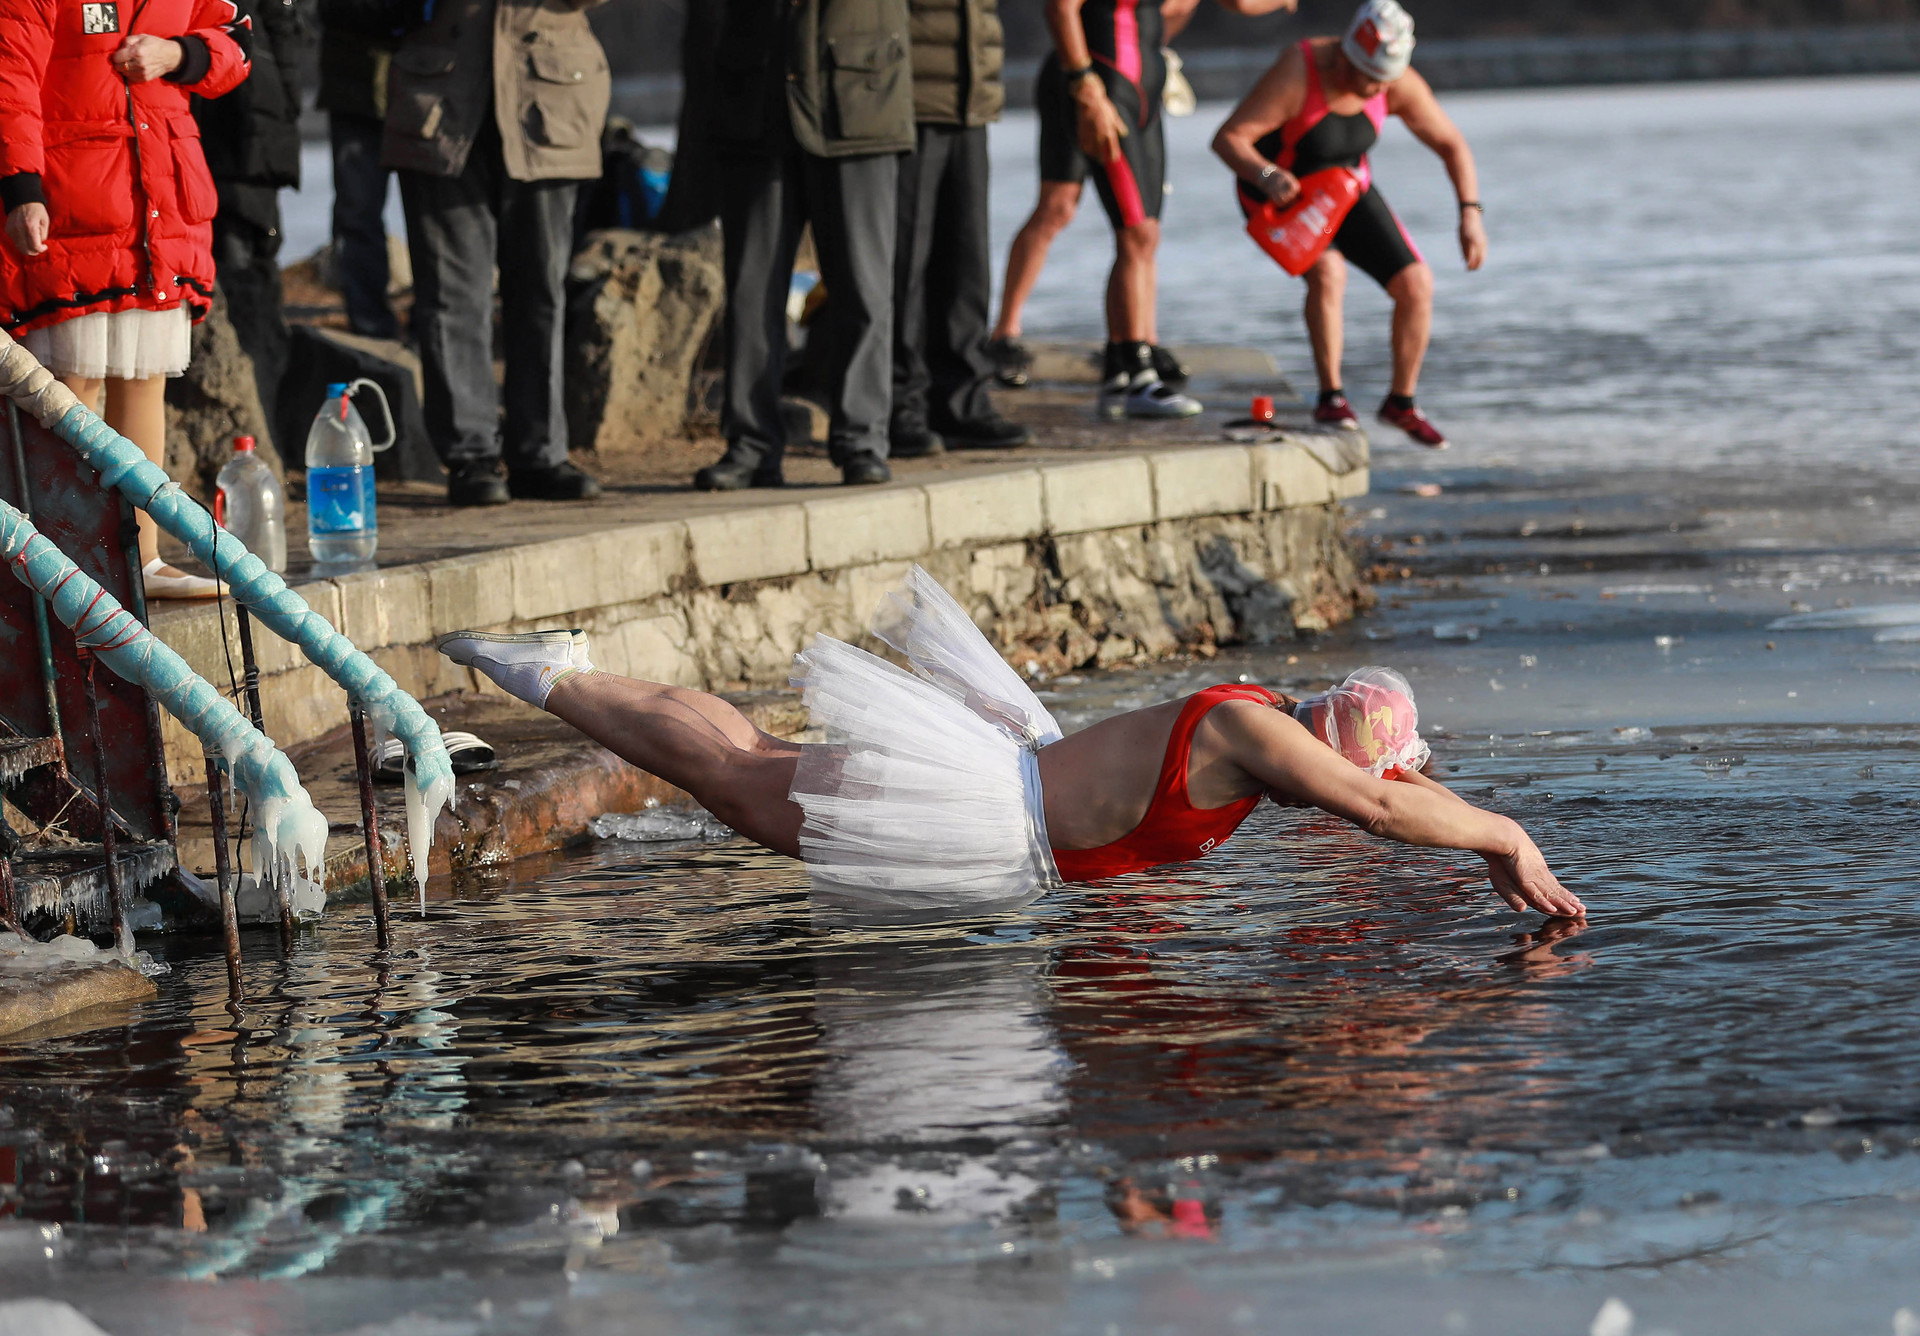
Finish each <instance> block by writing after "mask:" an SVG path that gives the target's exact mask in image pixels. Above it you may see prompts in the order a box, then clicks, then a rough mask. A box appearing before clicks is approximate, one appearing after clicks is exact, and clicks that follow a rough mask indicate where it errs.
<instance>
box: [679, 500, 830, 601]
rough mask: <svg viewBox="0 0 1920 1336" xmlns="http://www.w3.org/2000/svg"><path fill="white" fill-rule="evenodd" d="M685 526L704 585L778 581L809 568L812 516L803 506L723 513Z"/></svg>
mask: <svg viewBox="0 0 1920 1336" xmlns="http://www.w3.org/2000/svg"><path fill="white" fill-rule="evenodd" d="M686 523H687V539H688V542H689V544H690V546H691V548H692V552H693V570H694V574H695V575H696V576H697V577H698V579H699V581H700V583H702V584H705V585H724V584H738V583H739V582H740V581H742V580H775V579H778V578H780V577H781V576H783V575H799V574H800V573H802V572H803V571H805V570H806V569H807V512H806V510H805V509H804V508H802V507H800V506H755V507H753V508H752V509H749V510H721V511H715V512H714V513H712V514H708V515H695V516H692V517H690V518H689V519H688V520H687V522H686Z"/></svg>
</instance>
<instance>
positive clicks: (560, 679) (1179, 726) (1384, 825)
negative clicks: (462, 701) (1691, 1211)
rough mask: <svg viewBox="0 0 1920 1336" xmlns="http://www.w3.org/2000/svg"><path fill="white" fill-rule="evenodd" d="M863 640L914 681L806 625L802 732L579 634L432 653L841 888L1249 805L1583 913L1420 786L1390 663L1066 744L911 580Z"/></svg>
mask: <svg viewBox="0 0 1920 1336" xmlns="http://www.w3.org/2000/svg"><path fill="white" fill-rule="evenodd" d="M873 631H874V634H875V635H876V636H878V637H879V638H880V639H881V640H883V641H885V642H886V643H887V644H888V645H891V646H892V647H893V648H894V649H895V650H897V651H899V652H900V653H901V654H902V655H904V656H905V658H906V660H907V662H908V663H909V664H911V665H912V667H913V670H914V671H913V672H912V673H908V672H904V671H902V670H901V669H899V668H896V667H894V666H893V665H891V664H889V663H887V662H886V661H885V660H883V659H880V658H877V657H876V656H874V655H872V654H869V653H867V652H866V651H865V650H861V649H858V648H855V647H854V646H852V645H849V644H846V643H844V642H843V641H839V640H835V639H833V638H832V637H831V636H825V635H821V636H816V637H814V641H813V644H812V645H811V646H809V647H808V648H807V649H806V650H805V651H803V652H802V653H801V654H800V655H798V656H797V657H796V659H795V670H794V679H793V680H794V683H795V685H797V686H800V687H802V688H804V690H805V693H806V701H807V707H808V710H809V711H810V713H811V716H812V720H813V724H814V726H815V727H817V728H820V729H822V730H823V731H824V732H825V734H826V736H827V738H828V741H826V742H822V743H795V742H788V741H785V740H783V739H780V738H776V737H773V736H772V735H770V734H768V733H765V732H763V731H761V730H760V729H758V728H756V727H755V726H754V725H753V724H752V723H751V722H749V721H748V719H747V718H746V716H744V715H743V714H741V713H740V712H739V711H738V710H737V709H735V708H734V707H733V706H732V705H729V704H728V703H727V702H726V701H724V700H721V699H720V698H719V697H718V696H713V695H709V694H708V693H706V692H704V691H693V690H689V689H687V688H684V687H670V686H663V685H661V684H659V683H657V682H642V681H638V680H636V679H633V678H627V677H621V676H618V675H617V674H614V673H607V672H601V671H598V670H596V669H595V668H594V667H593V666H592V663H591V662H590V660H589V658H588V654H587V645H586V640H585V637H584V636H582V635H581V634H580V633H578V632H569V631H534V632H528V633H525V634H520V635H497V634H491V633H487V632H478V631H460V632H456V633H454V634H453V635H450V636H445V637H443V638H442V639H441V640H440V641H439V649H440V652H441V653H443V654H445V655H447V656H448V657H449V658H451V659H452V660H453V661H454V662H455V663H458V664H463V665H468V666H471V667H473V668H475V669H477V670H478V671H480V672H482V673H484V674H486V676H487V677H489V678H491V679H492V680H493V681H494V682H495V683H497V684H498V685H499V686H500V687H502V688H503V689H504V690H506V691H507V692H509V693H510V694H512V695H514V696H516V697H518V698H519V699H521V700H524V701H526V702H528V703H529V704H532V705H536V706H539V707H540V708H542V709H545V710H546V711H548V712H549V713H551V714H553V715H555V716H557V717H559V718H561V719H564V720H565V721H566V722H567V723H569V724H572V725H573V726H574V727H575V728H577V729H579V730H580V731H581V732H582V733H585V734H586V735H587V736H588V737H590V738H592V739H594V740H595V741H596V742H599V743H600V744H602V745H603V746H605V747H607V748H608V749H610V750H611V751H613V752H615V753H616V754H618V755H620V756H621V757H624V758H625V759H626V760H628V761H630V762H632V763H633V764H634V765H637V766H639V767H640V768H641V769H643V770H645V771H647V772H649V773H650V774H653V775H657V776H659V777H660V778H661V779H663V780H665V781H667V782H668V783H670V784H674V785H677V786H679V787H680V788H682V789H685V790H686V791H687V792H688V793H690V794H691V795H693V797H694V799H695V800H696V801H698V802H699V803H701V804H702V805H703V806H705V807H706V808H707V809H708V810H709V811H711V812H712V813H713V814H714V815H715V816H716V817H718V818H719V819H720V820H721V821H723V822H725V823H726V824H727V825H729V826H731V827H732V828H733V829H734V830H736V831H738V832H739V833H740V834H742V835H745V836H746V837H747V838H749V839H751V840H754V841H756V842H758V843H760V844H762V845H765V846H766V847H767V848H769V849H772V850H774V851H775V852H777V853H782V854H786V855H788V856H790V857H794V858H800V859H804V860H805V862H806V864H807V870H808V873H809V875H810V876H811V877H812V879H813V881H814V883H815V885H816V887H818V888H819V889H820V890H822V891H823V892H826V893H828V894H830V895H832V896H835V897H837V898H843V899H852V900H856V901H863V902H866V903H873V904H887V905H896V906H942V905H945V906H961V905H965V906H976V907H977V906H984V905H989V904H1004V903H1010V902H1013V901H1017V900H1020V899H1024V898H1028V897H1031V896H1033V895H1035V894H1037V893H1039V892H1041V891H1044V890H1046V889H1048V888H1050V887H1053V886H1057V885H1059V884H1060V883H1061V882H1063V881H1091V880H1095V879H1098V878H1102V877H1111V876H1119V875H1122V874H1124V873H1128V872H1136V871H1140V870H1143V869H1145V868H1149V867H1156V866H1159V865H1161V864H1163V863H1171V862H1179V861H1183V860H1186V859H1191V858H1198V857H1200V856H1201V855H1203V854H1205V853H1207V852H1209V851H1211V850H1213V849H1214V848H1216V847H1218V846H1219V845H1220V844H1221V843H1223V842H1224V841H1225V840H1226V839H1227V837H1228V836H1230V835H1231V834H1232V833H1233V832H1234V830H1235V829H1236V828H1237V827H1238V826H1239V825H1240V823H1241V822H1242V821H1243V820H1245V819H1246V817H1247V816H1248V814H1249V813H1251V812H1252V811H1253V809H1254V808H1255V807H1256V806H1257V805H1258V804H1259V802H1260V799H1261V798H1262V797H1263V796H1264V797H1267V798H1271V799H1272V800H1273V801H1275V802H1276V803H1280V804H1282V805H1283V806H1306V807H1317V808H1319V809H1321V810H1322V811H1324V812H1328V813H1331V814H1332V815H1334V816H1337V817H1340V818H1342V819H1344V820H1347V821H1350V822H1352V823H1353V824H1354V825H1356V826H1358V827H1360V828H1361V829H1362V830H1365V831H1367V832H1368V833H1370V834H1373V835H1378V836H1381V837H1383V838H1386V839H1391V840H1398V841H1400V842H1401V843H1403V844H1413V845H1422V846H1426V847H1429V848H1440V849H1465V850H1471V851H1472V852H1474V853H1477V854H1479V855H1480V856H1481V857H1482V858H1484V859H1486V862H1487V870H1488V874H1489V876H1490V877H1491V878H1492V881H1493V889H1494V892H1495V893H1496V894H1497V895H1499V896H1500V898H1501V899H1503V900H1505V901H1506V902H1507V904H1508V905H1510V906H1511V907H1512V908H1514V909H1516V910H1520V909H1527V908H1532V909H1537V910H1539V911H1540V912H1541V913H1544V914H1552V915H1565V916H1577V915H1580V914H1583V913H1585V912H1586V911H1585V907H1584V906H1583V905H1582V904H1581V903H1580V901H1579V899H1577V898H1576V897H1575V896H1574V895H1573V894H1571V893H1570V892H1569V891H1567V890H1566V889H1565V888H1564V887H1563V886H1561V885H1560V883H1559V882H1558V881H1557V880H1555V878H1554V875H1553V873H1552V872H1551V871H1549V870H1548V868H1547V864H1546V860H1545V859H1544V858H1543V857H1541V854H1540V851H1539V849H1537V848H1536V847H1535V846H1534V843H1533V841H1532V840H1531V839H1529V838H1528V837H1527V833H1526V832H1525V831H1524V830H1522V829H1521V828H1520V826H1519V825H1518V824H1517V823H1516V822H1514V821H1512V820H1510V819H1509V818H1507V817H1504V816H1499V815H1497V814H1495V813H1492V812H1487V811H1482V810H1481V809H1480V808H1477V807H1474V806H1472V805H1471V804H1470V803H1468V802H1466V801H1465V800H1464V799H1462V798H1460V797H1458V796H1456V795H1455V794H1453V793H1451V792H1450V791H1448V790H1447V789H1446V788H1445V787H1443V786H1442V785H1440V784H1438V783H1436V782H1434V781H1433V780H1431V779H1429V778H1427V777H1426V776H1425V775H1424V774H1422V773H1420V770H1419V768H1418V767H1419V766H1420V765H1421V764H1423V763H1424V761H1425V760H1426V756H1427V749H1426V745H1425V744H1424V743H1423V742H1421V741H1420V737H1419V733H1418V731H1417V728H1416V725H1417V722H1418V721H1417V716H1416V714H1415V712H1414V707H1413V701H1412V698H1411V695H1410V694H1409V692H1408V691H1407V688H1406V684H1405V682H1404V680H1402V679H1401V678H1400V677H1399V675H1398V674H1396V673H1391V672H1388V671H1387V670H1385V669H1366V670H1363V671H1362V672H1360V673H1356V674H1354V676H1353V677H1351V678H1349V679H1348V680H1347V682H1346V683H1345V684H1343V685H1342V686H1341V687H1340V688H1337V689H1336V690H1334V691H1332V692H1329V693H1327V694H1326V695H1324V696H1321V697H1315V698H1312V699H1310V700H1306V701H1295V700H1293V699H1292V698H1290V697H1287V696H1283V695H1280V694H1279V693H1277V692H1272V691H1268V690H1267V689H1266V688H1264V687H1257V686H1247V685H1239V684H1227V685H1221V686H1215V687H1209V688H1207V689H1206V690H1205V691H1201V692H1198V693H1196V694H1195V695H1192V696H1188V697H1186V698H1185V699H1184V700H1175V701H1168V702H1166V703H1165V704H1162V705H1155V706H1151V707H1149V708H1147V709H1142V710H1134V711H1131V712H1129V713H1126V714H1121V715H1116V716H1114V717H1112V718H1110V719H1104V720H1102V721H1100V722H1099V723H1097V724H1094V725H1092V726H1091V727H1089V728H1086V729H1083V730H1081V731H1080V732H1078V733H1075V734H1074V735H1073V736H1072V737H1062V736H1061V733H1060V729H1059V726H1058V725H1057V724H1056V723H1055V722H1054V720H1053V716H1052V715H1051V714H1049V713H1048V712H1047V709H1046V707H1045V706H1044V705H1042V704H1041V703H1040V701H1039V700H1038V699H1037V698H1036V697H1035V696H1034V694H1033V692H1032V691H1031V690H1030V689H1029V688H1028V687H1027V685H1026V684H1025V683H1024V682H1022V681H1021V680H1020V678H1019V676H1018V675H1017V674H1016V673H1015V672H1014V671H1013V669H1011V668H1010V667H1008V666H1007V664H1006V663H1005V661H1004V660H1002V659H1001V658H1000V657H999V655H998V654H996V653H995V652H994V650H993V648H992V646H990V645H989V644H988V643H987V640H986V637H985V636H983V635H981V633H980V631H979V629H978V628H977V627H976V626H974V624H973V622H972V620H971V619H969V618H968V617H967V615H966V613H965V612H964V611H962V609H961V608H960V605H959V604H957V603H956V602H954V600H953V599H952V597H951V596H949V595H948V594H947V592H946V590H944V589H942V588H941V587H940V586H939V584H938V583H936V582H935V581H934V579H933V578H932V577H931V576H929V575H928V574H927V573H926V572H925V571H923V570H921V569H920V568H919V567H917V566H916V567H914V568H913V571H912V573H911V574H910V575H909V576H908V577H907V579H906V580H905V581H904V582H903V583H902V584H901V586H900V587H899V588H898V589H897V590H895V591H894V592H893V593H891V594H889V595H888V596H887V597H886V598H885V599H884V600H883V601H882V606H881V610H880V612H879V614H878V615H877V616H876V618H875V620H874V627H873ZM1296 716H1299V717H1296Z"/></svg>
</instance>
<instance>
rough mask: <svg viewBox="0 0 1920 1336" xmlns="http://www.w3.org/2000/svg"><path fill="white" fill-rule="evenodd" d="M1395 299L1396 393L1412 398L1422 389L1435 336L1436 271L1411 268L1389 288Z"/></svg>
mask: <svg viewBox="0 0 1920 1336" xmlns="http://www.w3.org/2000/svg"><path fill="white" fill-rule="evenodd" d="M1387 295H1388V296H1389V297H1391V298H1393V392H1394V393H1395V394H1405V395H1409V396H1410V395H1412V394H1413V392H1414V391H1415V390H1416V389H1417V388H1419V385H1420V365H1421V363H1423V362H1425V361H1426V360H1427V340H1428V339H1429V338H1430V337H1431V335H1432V333H1433V270H1431V269H1429V268H1427V266H1426V265H1424V264H1410V265H1408V266H1407V267H1406V268H1405V269H1402V270H1401V271H1400V272H1399V273H1397V274H1395V275H1394V276H1393V278H1392V280H1391V281H1389V282H1388V284H1387Z"/></svg>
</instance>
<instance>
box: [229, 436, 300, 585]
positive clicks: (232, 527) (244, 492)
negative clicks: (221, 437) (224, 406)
mask: <svg viewBox="0 0 1920 1336" xmlns="http://www.w3.org/2000/svg"><path fill="white" fill-rule="evenodd" d="M213 520H214V523H216V524H218V525H219V526H220V527H221V528H223V529H225V530H226V531H227V532H228V533H230V534H232V535H233V536H234V537H235V538H238V539H239V540H240V541H241V542H243V543H245V544H246V545H247V551H249V552H251V553H253V555H254V556H256V557H258V558H260V560H262V561H264V562H266V563H267V569H268V570H270V571H284V570H286V568H287V494H286V493H285V492H284V491H282V490H281V488H280V480H279V479H278V478H276V477H274V476H273V470H272V469H270V468H268V467H267V465H266V461H265V460H263V459H261V458H260V456H259V455H258V454H257V453H255V451H254V448H253V437H251V436H236V437H234V438H233V458H232V459H230V460H228V461H227V463H226V466H225V467H223V468H222V469H221V470H220V476H219V478H218V479H217V480H216V482H215V491H214V495H213Z"/></svg>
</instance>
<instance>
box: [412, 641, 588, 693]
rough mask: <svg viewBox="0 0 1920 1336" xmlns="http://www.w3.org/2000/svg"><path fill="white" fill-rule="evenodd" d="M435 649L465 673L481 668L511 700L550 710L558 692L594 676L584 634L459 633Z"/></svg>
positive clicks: (438, 644)
mask: <svg viewBox="0 0 1920 1336" xmlns="http://www.w3.org/2000/svg"><path fill="white" fill-rule="evenodd" d="M434 648H435V649H437V650H439V651H440V652H441V653H442V654H444V655H446V656H447V657H448V658H449V659H452V660H453V661H454V662H455V663H457V664H459V665H460V666H461V667H463V668H476V669H478V670H479V671H480V672H482V673H485V674H486V675H487V677H488V678H489V679H491V680H492V681H493V683H494V684H495V685H496V686H498V687H499V688H500V689H501V690H502V691H504V692H506V693H507V694H508V695H509V696H513V697H516V698H517V699H519V700H523V701H525V702H526V703H527V704H529V705H533V706H538V707H539V708H541V709H545V708H546V704H547V696H548V694H549V693H551V692H552V691H553V689H554V687H556V686H558V685H559V684H560V683H561V682H563V681H565V680H566V679H567V678H569V677H572V676H574V675H575V674H576V673H590V672H592V671H593V664H592V662H591V661H589V659H588V658H587V637H586V635H585V633H584V632H581V631H578V630H572V631H523V632H520V633H519V634H517V635H508V634H505V633H502V632H497V631H455V632H454V633H453V634H452V635H446V636H441V637H440V639H438V640H436V641H435V642H434Z"/></svg>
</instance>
